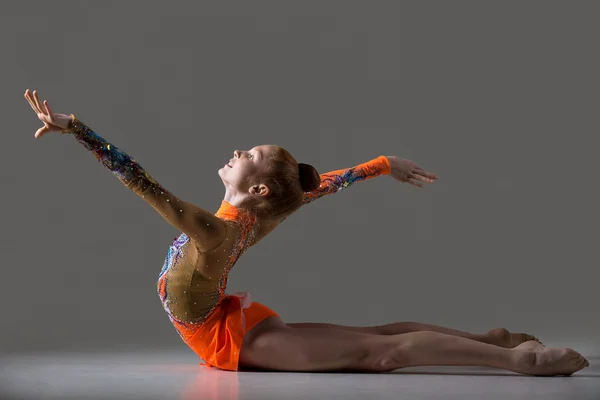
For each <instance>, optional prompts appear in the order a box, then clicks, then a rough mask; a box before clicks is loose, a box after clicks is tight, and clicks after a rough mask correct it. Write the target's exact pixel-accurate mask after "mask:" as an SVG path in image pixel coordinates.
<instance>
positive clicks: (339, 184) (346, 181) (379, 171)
mask: <svg viewBox="0 0 600 400" xmlns="http://www.w3.org/2000/svg"><path fill="white" fill-rule="evenodd" d="M390 171H391V166H390V161H389V160H388V158H387V157H386V156H379V157H377V158H375V159H373V160H371V161H367V162H365V163H362V164H359V165H357V166H355V167H351V168H345V169H338V170H335V171H331V172H326V173H324V174H321V185H320V186H319V187H318V188H317V189H315V190H313V191H311V192H306V193H304V195H303V197H302V204H303V205H304V204H308V203H310V202H312V201H314V200H316V199H318V198H319V197H323V196H325V195H328V194H332V193H336V192H338V191H340V190H342V189H345V188H347V187H349V186H352V185H353V184H354V183H356V182H360V181H364V180H366V179H371V178H374V177H376V176H379V175H387V174H389V173H390Z"/></svg>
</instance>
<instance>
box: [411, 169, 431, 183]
mask: <svg viewBox="0 0 600 400" xmlns="http://www.w3.org/2000/svg"><path fill="white" fill-rule="evenodd" d="M427 175H432V174H428V173H427V172H417V171H415V172H413V173H412V175H411V177H412V178H415V179H418V180H420V181H422V182H426V183H433V182H434V181H435V179H437V178H435V179H434V178H431V179H430V178H428V177H427Z"/></svg>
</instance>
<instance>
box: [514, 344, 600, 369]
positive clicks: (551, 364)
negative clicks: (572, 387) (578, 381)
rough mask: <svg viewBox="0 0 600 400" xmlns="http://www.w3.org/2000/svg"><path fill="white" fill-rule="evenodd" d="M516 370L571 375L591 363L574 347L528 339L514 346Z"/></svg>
mask: <svg viewBox="0 0 600 400" xmlns="http://www.w3.org/2000/svg"><path fill="white" fill-rule="evenodd" d="M512 351H514V356H515V357H514V368H512V370H513V371H514V372H519V373H521V374H526V375H537V376H554V375H566V376H570V375H572V374H573V373H574V372H577V371H579V370H580V369H583V368H585V367H587V366H589V365H590V363H589V362H588V361H587V360H586V359H585V358H584V357H583V356H582V355H581V354H579V353H578V352H576V351H575V350H573V349H555V348H552V347H544V346H543V345H542V344H541V343H539V342H536V341H533V340H531V341H528V342H525V343H522V344H520V345H518V346H517V347H515V348H513V349H512Z"/></svg>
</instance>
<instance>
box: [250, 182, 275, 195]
mask: <svg viewBox="0 0 600 400" xmlns="http://www.w3.org/2000/svg"><path fill="white" fill-rule="evenodd" d="M249 192H250V194H252V195H256V196H267V195H268V194H269V193H270V191H269V188H268V187H267V185H265V184H264V183H261V184H260V185H253V186H250V190H249Z"/></svg>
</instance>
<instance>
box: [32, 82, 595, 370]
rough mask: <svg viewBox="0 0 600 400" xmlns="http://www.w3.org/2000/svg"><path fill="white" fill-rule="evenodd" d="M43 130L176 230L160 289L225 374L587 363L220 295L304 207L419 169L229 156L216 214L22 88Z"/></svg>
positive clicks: (439, 330) (511, 341)
mask: <svg viewBox="0 0 600 400" xmlns="http://www.w3.org/2000/svg"><path fill="white" fill-rule="evenodd" d="M25 98H26V99H27V100H28V101H29V103H30V105H31V107H32V108H33V110H34V111H35V112H36V113H37V116H38V118H39V119H40V120H41V121H42V122H43V123H44V126H43V127H42V128H40V129H39V130H38V131H37V132H36V133H35V138H36V139H37V138H39V137H41V136H42V135H44V134H46V133H48V132H53V131H57V132H61V133H63V134H71V135H73V136H74V137H75V139H76V140H77V141H78V142H79V143H81V144H82V145H83V146H85V147H86V148H87V149H88V150H90V151H91V152H92V153H93V154H94V156H95V157H96V158H97V159H98V160H99V161H100V162H101V163H102V165H104V166H105V167H106V168H107V169H109V170H110V171H111V172H112V173H113V174H114V175H115V176H116V177H117V178H118V179H119V180H121V182H122V183H123V184H124V185H125V186H127V187H128V188H129V189H131V190H132V191H134V192H135V193H136V194H137V195H139V196H140V197H141V198H143V199H144V200H145V201H146V202H148V204H150V206H152V207H153V208H154V209H155V210H156V211H157V212H158V213H160V215H161V216H162V217H163V218H164V219H165V220H167V222H169V223H170V224H171V225H172V226H174V227H175V228H176V229H178V230H179V231H181V232H182V233H181V235H180V236H179V237H177V238H176V239H175V241H174V242H173V243H172V244H171V246H170V248H169V249H168V252H167V256H166V259H165V262H164V265H163V267H162V270H161V271H160V274H159V278H158V284H157V291H158V295H159V297H160V300H161V302H162V305H163V307H164V309H165V311H166V313H167V315H168V317H169V319H170V320H171V322H172V323H173V325H174V327H175V329H176V330H177V332H178V333H179V335H180V337H181V338H182V340H183V341H184V342H185V343H186V344H187V345H188V346H189V347H190V348H191V349H192V350H193V351H194V352H195V353H196V354H197V355H198V356H199V358H201V359H202V360H204V361H205V362H206V363H207V364H209V365H212V366H214V367H217V368H221V369H224V370H239V369H244V368H258V369H266V370H276V371H336V370H337V371H340V370H341V371H344V370H346V371H378V372H381V371H391V370H394V369H398V368H403V367H410V366H437V365H463V366H464V365H469V366H471V365H472V366H489V367H496V368H502V369H506V370H510V371H514V372H517V373H522V374H529V375H571V374H573V373H574V372H576V371H578V370H580V369H582V368H584V367H587V366H588V365H589V363H588V361H587V360H586V359H585V358H584V357H583V356H582V355H581V354H579V353H578V352H576V351H574V350H572V349H567V348H562V349H559V348H548V347H545V346H543V345H542V344H541V343H540V342H539V341H538V340H537V338H535V337H533V336H531V335H528V334H524V333H510V332H509V331H508V330H506V329H503V328H496V329H492V330H490V331H488V332H487V333H484V334H475V333H469V332H463V331H458V330H454V329H449V328H444V327H440V326H435V325H428V324H421V323H416V322H399V323H393V324H388V325H381V326H373V327H349V326H340V325H334V324H322V323H285V322H283V321H282V320H281V319H280V318H279V316H278V315H277V313H276V312H275V311H273V310H271V309H270V308H268V307H266V306H265V305H263V304H260V303H257V302H253V301H252V299H251V297H250V295H249V294H248V293H236V294H227V293H226V292H225V289H226V285H227V277H228V273H229V271H230V270H231V268H232V267H233V265H234V264H235V263H236V261H237V260H238V259H239V257H240V256H241V255H242V254H243V253H244V252H245V251H246V250H247V249H248V248H249V247H250V246H253V245H255V244H256V243H258V242H259V241H260V240H261V239H262V238H264V237H265V236H266V235H267V234H268V233H269V232H271V231H272V230H273V229H275V228H276V227H277V226H278V225H279V224H280V223H281V222H282V221H283V220H284V219H286V218H287V217H288V216H290V215H291V214H292V213H294V212H295V211H296V210H297V209H298V208H299V207H301V206H302V205H304V204H308V203H310V202H311V201H313V200H315V199H318V198H319V197H322V196H324V195H327V194H331V193H336V192H337V191H339V190H342V189H344V188H346V187H348V186H351V185H352V184H354V183H355V182H359V181H363V180H367V179H370V178H373V177H376V176H380V175H388V174H389V175H391V176H392V177H393V178H394V179H396V180H398V181H401V182H407V183H410V184H412V185H415V186H418V187H422V186H423V183H424V182H425V183H432V182H434V181H435V180H436V179H437V178H438V177H437V176H436V175H434V174H432V173H429V172H426V171H424V170H423V169H422V168H420V167H419V166H417V165H416V164H415V163H413V162H411V161H409V160H405V159H400V158H398V157H395V156H379V157H377V158H375V159H372V160H370V161H368V162H365V163H362V164H360V165H357V166H355V167H352V168H346V169H340V170H336V171H332V172H328V173H324V174H321V175H319V174H318V173H317V171H316V169H315V168H313V167H312V166H310V165H307V164H303V163H298V162H297V161H296V160H295V159H294V157H292V156H291V155H290V153H289V152H288V151H286V150H285V149H283V148H281V147H279V146H275V145H262V146H257V147H254V148H252V149H250V150H248V151H239V150H236V151H235V152H234V153H233V158H232V159H231V160H229V161H228V162H227V163H226V164H225V165H224V166H223V167H222V168H221V169H219V171H218V173H219V176H220V177H221V179H222V181H223V183H224V185H225V197H224V199H223V201H222V202H221V205H220V207H219V209H218V210H217V212H216V213H214V214H213V213H211V212H209V211H207V210H204V209H202V208H200V207H197V206H195V205H193V204H191V203H188V202H185V201H183V200H180V199H178V198H177V197H176V196H175V195H173V194H172V193H171V192H169V191H168V190H167V189H165V188H164V187H163V186H161V185H160V184H159V183H158V182H157V181H156V180H155V179H154V178H152V177H151V176H150V175H149V174H148V173H147V172H146V171H145V170H144V169H143V168H142V167H141V166H140V164H139V163H138V162H137V161H136V160H134V159H133V158H131V157H130V156H129V155H127V154H126V153H124V152H123V151H122V150H120V149H119V148H117V147H115V146H114V145H112V144H111V143H109V142H107V141H106V140H104V139H103V138H102V137H100V136H99V135H98V134H97V133H95V132H94V131H92V129H90V128H89V127H88V126H86V125H85V124H84V123H83V122H82V121H81V120H79V119H77V118H76V117H75V116H74V115H72V114H71V115H65V114H53V113H52V111H51V109H50V107H49V105H48V102H47V101H44V102H43V103H42V102H41V101H40V100H39V97H38V96H37V93H36V91H34V92H33V94H32V93H30V92H29V90H27V91H26V92H25Z"/></svg>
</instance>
